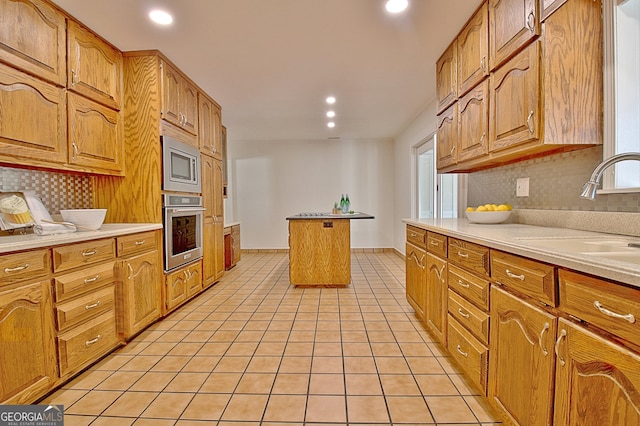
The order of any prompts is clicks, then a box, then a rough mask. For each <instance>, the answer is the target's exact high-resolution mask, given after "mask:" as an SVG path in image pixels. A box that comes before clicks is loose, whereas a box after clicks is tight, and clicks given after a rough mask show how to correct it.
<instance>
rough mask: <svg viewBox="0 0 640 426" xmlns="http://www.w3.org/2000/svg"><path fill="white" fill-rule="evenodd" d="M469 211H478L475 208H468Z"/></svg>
mask: <svg viewBox="0 0 640 426" xmlns="http://www.w3.org/2000/svg"><path fill="white" fill-rule="evenodd" d="M467 211H468V212H475V211H476V209H474V208H473V207H467Z"/></svg>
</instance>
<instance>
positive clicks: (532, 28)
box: [489, 0, 540, 70]
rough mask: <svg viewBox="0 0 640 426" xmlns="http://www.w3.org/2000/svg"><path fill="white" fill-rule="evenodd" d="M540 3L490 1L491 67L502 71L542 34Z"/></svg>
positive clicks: (526, 0)
mask: <svg viewBox="0 0 640 426" xmlns="http://www.w3.org/2000/svg"><path fill="white" fill-rule="evenodd" d="M539 1H540V0H489V23H490V27H489V64H490V66H491V70H494V69H495V68H497V67H499V66H500V65H501V64H502V63H504V61H506V60H507V59H509V58H510V57H511V56H513V55H514V54H515V53H516V52H517V51H518V50H520V49H521V48H522V47H523V46H525V45H526V44H527V43H529V42H530V41H531V40H533V39H534V38H535V37H537V36H538V35H539V34H540V23H539V16H538V2H539Z"/></svg>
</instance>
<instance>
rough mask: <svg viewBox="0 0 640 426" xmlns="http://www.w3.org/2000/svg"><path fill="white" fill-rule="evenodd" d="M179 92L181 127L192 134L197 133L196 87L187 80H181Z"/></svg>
mask: <svg viewBox="0 0 640 426" xmlns="http://www.w3.org/2000/svg"><path fill="white" fill-rule="evenodd" d="M181 89H182V92H181V93H180V110H181V111H182V128H183V129H185V130H186V131H188V132H189V133H192V134H194V135H197V134H198V89H197V88H196V86H194V85H193V84H191V83H190V82H189V81H188V80H186V79H183V80H182V88H181Z"/></svg>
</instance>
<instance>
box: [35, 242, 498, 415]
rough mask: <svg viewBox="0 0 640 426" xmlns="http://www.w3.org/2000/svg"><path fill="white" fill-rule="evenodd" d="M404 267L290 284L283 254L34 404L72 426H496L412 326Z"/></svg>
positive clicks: (260, 258) (230, 277) (361, 261)
mask: <svg viewBox="0 0 640 426" xmlns="http://www.w3.org/2000/svg"><path fill="white" fill-rule="evenodd" d="M404 291H405V290H404V260H403V259H402V258H400V257H399V256H397V255H395V254H393V253H390V252H384V253H354V254H353V255H352V284H351V285H350V286H349V287H347V288H341V289H335V288H324V289H314V288H307V289H302V288H295V287H293V286H291V285H289V271H288V255H287V254H283V253H264V254H263V253H255V254H245V255H243V258H242V260H241V261H240V263H239V264H238V265H237V266H236V267H235V268H234V269H232V270H231V271H228V272H227V273H226V274H225V276H224V277H223V279H222V280H221V281H220V282H219V283H218V284H216V285H215V286H213V287H211V288H209V289H208V290H206V291H205V292H203V293H202V294H201V295H199V296H198V297H196V298H195V299H194V300H192V301H190V302H188V303H187V304H185V305H184V306H182V307H180V308H179V309H178V310H177V311H175V312H174V313H172V314H171V315H170V316H168V317H167V318H165V319H164V320H162V321H160V322H158V323H156V324H154V325H152V326H151V327H149V328H148V329H147V330H145V331H144V332H142V333H141V334H140V335H138V336H137V337H136V338H134V339H133V340H132V341H131V342H130V343H129V344H128V345H126V346H125V347H122V348H121V349H119V350H117V351H115V352H113V353H112V354H110V355H109V356H107V357H106V358H104V359H103V360H101V361H100V362H98V363H97V364H96V365H94V366H93V367H91V368H90V369H88V370H87V371H85V372H84V373H82V374H81V375H79V376H78V377H77V378H75V379H74V380H73V381H71V382H69V383H68V384H66V385H65V386H64V387H63V388H61V389H60V390H58V391H56V392H55V393H53V394H52V395H50V396H49V397H47V398H46V399H45V400H43V401H41V402H40V403H56V404H64V406H65V424H66V425H67V426H69V425H88V424H91V425H115V426H119V425H132V424H135V425H200V426H203V425H205V424H206V425H218V426H241V425H242V426H244V425H247V426H257V425H265V426H267V425H271V426H276V425H283V426H284V425H288V426H302V425H309V426H311V425H315V426H320V425H356V424H358V425H364V424H367V425H373V424H376V425H391V424H394V425H396V424H403V425H407V424H411V425H433V424H438V425H454V424H464V425H470V424H473V425H480V424H481V425H487V424H495V423H494V422H497V417H496V416H495V415H494V414H492V411H491V409H490V408H489V407H488V406H487V405H486V403H485V402H484V401H483V399H482V398H481V397H479V396H478V392H477V391H475V390H474V389H473V388H472V387H470V386H468V385H467V383H466V382H465V379H464V378H463V377H462V376H461V375H460V374H459V371H458V370H457V369H456V368H455V367H454V366H453V365H452V364H451V363H450V359H449V358H448V357H447V356H446V355H445V354H444V352H443V351H442V350H441V348H440V347H439V345H438V344H437V343H434V342H433V339H432V338H431V336H430V335H429V334H428V333H427V332H426V331H425V329H424V328H423V326H422V325H421V323H420V322H419V321H418V320H417V319H416V318H415V316H414V314H413V310H412V309H411V307H410V306H409V305H408V303H407V302H406V299H405V293H404Z"/></svg>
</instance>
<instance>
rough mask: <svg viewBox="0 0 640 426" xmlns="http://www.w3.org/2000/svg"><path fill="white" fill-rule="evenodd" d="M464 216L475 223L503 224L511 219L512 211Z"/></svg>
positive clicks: (471, 213) (473, 213)
mask: <svg viewBox="0 0 640 426" xmlns="http://www.w3.org/2000/svg"><path fill="white" fill-rule="evenodd" d="M464 214H466V215H467V219H469V220H470V221H471V222H474V223H502V222H504V221H505V220H507V219H509V216H511V210H505V211H499V212H493V211H489V212H464Z"/></svg>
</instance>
